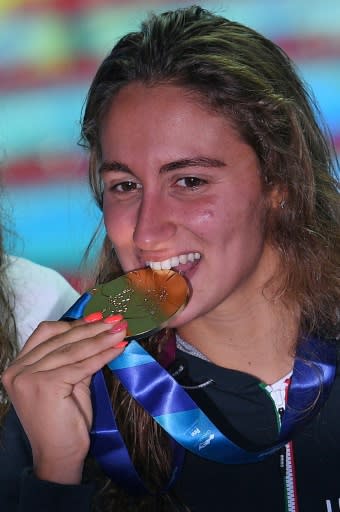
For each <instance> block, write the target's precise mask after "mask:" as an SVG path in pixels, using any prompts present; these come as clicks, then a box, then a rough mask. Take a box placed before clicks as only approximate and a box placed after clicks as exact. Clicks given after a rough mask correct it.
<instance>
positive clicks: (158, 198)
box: [100, 83, 275, 325]
mask: <svg viewBox="0 0 340 512" xmlns="http://www.w3.org/2000/svg"><path fill="white" fill-rule="evenodd" d="M101 145H102V155H103V160H102V165H101V170H100V172H101V176H102V179H103V182H104V221H105V225H106V229H107V233H108V236H109V238H110V239H111V241H112V244H113V246H114V249H115V251H116V253H117V256H118V258H119V260H120V263H121V265H122V268H123V270H124V271H125V272H128V271H131V270H134V269H138V268H143V267H145V266H151V267H152V268H154V269H159V268H173V269H175V270H177V271H180V272H182V273H183V274H184V275H185V276H186V278H187V279H188V280H189V281H190V283H191V288H192V297H191V300H190V302H189V304H188V306H187V307H186V308H185V310H184V311H183V312H182V313H181V314H180V315H179V316H178V317H177V319H176V320H174V321H173V325H182V324H184V323H187V322H189V321H191V320H194V319H195V318H198V317H201V316H204V315H207V314H209V315H211V314H213V312H218V311H221V312H223V313H224V314H225V313H227V312H228V310H229V311H232V310H233V308H237V307H238V305H239V302H240V301H241V302H242V301H246V302H247V301H249V300H250V301H251V300H253V299H255V300H256V297H258V293H259V289H261V287H262V285H263V283H264V282H265V281H266V280H267V279H268V278H269V277H270V276H271V272H272V270H273V261H274V260H275V255H274V253H273V251H272V250H271V249H270V248H269V246H267V244H266V242H265V219H266V212H267V208H268V203H269V202H268V200H266V198H265V196H264V192H263V188H262V185H261V179H260V167H259V162H258V160H257V157H256V154H255V152H254V151H253V150H252V148H251V147H250V146H248V145H247V144H246V143H245V142H243V140H242V139H241V138H240V136H239V135H238V133H237V132H236V131H235V130H234V129H233V128H232V127H231V126H230V125H229V124H228V122H227V121H226V120H225V118H223V117H222V116H220V115H218V114H216V113H215V112H213V111H211V110H209V109H208V108H207V107H205V106H204V105H203V103H202V102H200V101H199V99H198V98H197V97H196V98H195V97H194V96H193V95H190V94H189V93H188V92H187V91H186V90H185V89H183V88H180V87H177V86H174V85H161V86H154V87H146V86H144V85H142V84H138V83H136V84H130V85H129V86H126V87H125V88H123V89H122V90H121V91H120V92H119V93H118V95H117V96H116V97H115V99H114V101H113V103H112V105H111V108H110V110H109V111H108V113H107V116H106V118H105V121H104V123H103V126H102V136H101Z"/></svg>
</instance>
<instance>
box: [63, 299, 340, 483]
mask: <svg viewBox="0 0 340 512" xmlns="http://www.w3.org/2000/svg"><path fill="white" fill-rule="evenodd" d="M82 297H84V296H82ZM82 297H81V298H80V299H79V300H78V301H77V303H76V304H75V306H77V307H76V308H74V310H73V307H72V308H71V310H69V311H68V312H67V313H65V315H64V316H63V319H64V318H65V317H66V318H69V319H70V318H71V319H72V318H75V317H74V316H72V315H73V314H76V315H79V313H80V312H81V307H79V302H81V299H82ZM86 300H87V298H86V294H85V297H84V301H85V302H86ZM87 302H88V300H87ZM87 302H86V303H87ZM70 315H71V316H70ZM80 316H81V315H80ZM77 318H79V316H77ZM336 355H337V354H336V346H335V343H333V342H331V341H327V342H326V341H323V340H321V339H318V338H309V339H305V340H302V341H301V342H300V343H299V344H298V347H297V354H296V357H295V362H294V368H293V374H292V377H291V384H290V387H289V392H288V398H287V404H286V409H285V413H284V416H283V419H282V424H281V428H280V433H279V437H278V441H277V442H276V443H275V444H274V445H271V446H269V447H266V448H265V449H263V450H261V451H247V450H244V449H243V448H241V447H240V446H238V445H236V444H235V443H233V442H232V441H231V440H230V439H229V438H228V437H226V436H225V435H224V434H222V433H221V432H220V431H219V429H218V428H217V427H216V426H215V425H214V424H213V423H212V422H211V421H210V420H209V418H208V417H207V416H206V414H205V413H204V412H203V411H202V410H201V409H200V408H199V407H198V406H197V405H196V403H195V402H194V401H193V400H192V399H191V397H190V396H189V395H188V394H187V392H186V391H185V390H184V389H183V388H182V387H181V386H180V385H179V384H178V383H177V382H176V380H175V379H174V378H173V377H172V376H171V375H170V374H169V373H168V372H167V371H166V370H165V369H164V368H163V367H162V366H161V365H160V364H159V363H158V362H157V361H156V360H155V359H154V358H153V357H152V356H151V355H150V354H149V353H148V352H146V351H145V350H144V349H143V347H141V345H140V344H139V343H138V342H137V341H134V340H133V341H131V342H130V343H129V345H128V346H127V347H126V348H125V350H124V352H123V353H122V354H121V355H120V356H118V357H117V358H116V359H115V360H113V361H111V362H110V363H109V364H108V366H109V368H110V370H111V371H112V373H113V374H114V375H115V376H116V377H117V378H118V379H119V380H120V382H121V383H122V385H123V386H124V387H125V389H126V390H127V391H128V392H129V393H130V394H131V396H132V397H133V398H134V399H135V400H136V401H137V402H138V403H139V404H140V405H141V406H142V407H143V408H144V409H145V410H146V411H147V412H148V413H149V414H150V415H151V416H152V417H153V418H154V420H155V421H156V422H157V423H158V424H159V425H160V426H161V427H163V429H164V430H165V431H166V432H167V433H168V434H169V435H170V436H171V437H172V438H173V439H174V440H175V441H176V443H178V445H179V446H182V447H184V448H185V449H186V450H189V451H191V452H192V453H194V454H196V455H198V456H200V457H204V458H207V459H210V460H214V461H216V462H221V463H224V464H245V463H253V462H258V461H261V460H262V459H264V458H265V457H267V456H268V455H270V454H272V453H274V452H275V451H277V450H278V449H279V448H280V447H282V446H284V445H285V444H286V443H287V441H289V440H290V439H291V437H292V436H293V435H294V434H295V433H296V432H297V430H299V429H301V428H302V427H303V425H305V424H306V423H307V422H308V421H309V420H310V419H311V418H312V417H313V416H314V415H315V414H316V413H317V412H318V411H319V410H320V408H321V406H322V405H323V403H324V402H325V400H326V399H327V397H328V394H329V392H330V389H331V386H332V383H333V380H334V377H335V372H336ZM105 390H106V386H105V382H104V377H103V375H102V372H101V371H99V372H97V374H96V375H95V376H94V377H93V380H92V390H91V391H92V399H93V404H94V421H93V427H92V431H91V440H92V454H93V455H94V457H95V458H96V459H97V461H98V462H99V464H100V465H101V466H102V468H103V469H104V471H105V472H106V473H107V474H108V475H109V476H110V477H111V478H112V479H114V480H116V481H118V482H119V483H121V485H124V486H125V487H126V486H127V485H128V486H129V490H130V491H134V492H143V489H144V492H145V488H144V486H143V484H142V482H141V479H140V478H139V476H138V475H137V473H136V470H135V468H134V466H133V464H132V461H131V459H130V456H129V454H128V451H127V448H126V446H125V443H124V441H123V439H122V438H121V435H120V433H119V430H118V428H117V425H116V422H115V419H114V414H113V411H112V406H111V402H110V399H109V396H108V393H107V391H105ZM175 445H176V444H175ZM178 459H179V457H178ZM178 469H179V467H178V465H177V463H176V462H174V473H178ZM172 481H173V479H171V483H172ZM169 486H170V483H169V484H168V485H167V488H168V487H169Z"/></svg>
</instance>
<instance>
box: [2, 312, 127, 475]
mask: <svg viewBox="0 0 340 512" xmlns="http://www.w3.org/2000/svg"><path fill="white" fill-rule="evenodd" d="M98 318H100V314H99V313H98V314H97V313H95V314H92V315H89V317H87V318H84V319H82V320H76V321H74V322H64V321H59V322H43V323H42V324H40V325H39V327H38V328H37V329H36V330H35V332H34V333H33V334H32V336H31V337H30V338H29V340H28V341H27V343H26V344H25V346H24V348H23V349H22V351H21V352H20V354H19V355H18V357H17V358H16V359H15V360H14V361H13V362H12V364H11V365H10V366H9V367H8V368H7V370H5V372H4V373H3V376H2V382H3V384H4V387H5V389H6V391H7V393H8V395H9V398H10V400H11V402H12V403H13V406H14V408H15V410H16V412H17V415H18V417H19V419H20V421H21V423H22V425H23V427H24V429H25V432H26V434H27V436H28V439H29V441H30V443H31V447H32V453H33V463H34V471H35V474H36V476H37V477H38V478H40V479H43V480H49V481H53V482H57V483H66V484H76V483H79V482H80V481H81V476H82V470H83V464H84V459H85V457H86V455H87V453H88V450H89V446H90V436H89V431H90V428H91V424H92V405H91V397H90V390H89V385H90V382H91V377H92V375H93V374H94V373H95V372H96V371H98V370H100V369H101V368H102V367H103V366H104V365H105V364H107V363H108V362H109V361H110V360H112V359H114V358H115V357H117V356H118V355H119V354H120V353H121V352H122V350H123V348H124V346H125V344H126V343H124V342H123V340H124V336H125V334H126V327H127V323H126V322H125V321H122V317H120V316H113V317H108V318H106V319H105V320H100V319H99V320H98Z"/></svg>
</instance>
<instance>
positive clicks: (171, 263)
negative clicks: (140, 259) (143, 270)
mask: <svg viewBox="0 0 340 512" xmlns="http://www.w3.org/2000/svg"><path fill="white" fill-rule="evenodd" d="M199 259H201V255H200V253H199V252H189V253H188V254H180V255H179V256H172V258H169V259H167V260H163V261H146V262H145V264H146V266H148V267H150V268H152V269H153V270H170V269H171V268H172V267H177V266H178V265H179V264H180V263H181V264H182V265H185V264H186V263H188V261H190V262H193V261H195V260H199Z"/></svg>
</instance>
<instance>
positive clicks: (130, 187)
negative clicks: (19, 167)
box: [112, 181, 141, 192]
mask: <svg viewBox="0 0 340 512" xmlns="http://www.w3.org/2000/svg"><path fill="white" fill-rule="evenodd" d="M139 188H141V185H140V184H139V183H135V182H134V181H123V182H122V183H117V184H116V185H114V186H113V187H112V189H113V190H115V191H117V192H132V191H134V190H137V189H139Z"/></svg>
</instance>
